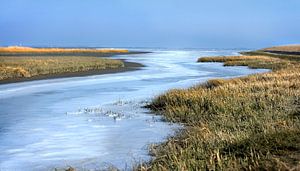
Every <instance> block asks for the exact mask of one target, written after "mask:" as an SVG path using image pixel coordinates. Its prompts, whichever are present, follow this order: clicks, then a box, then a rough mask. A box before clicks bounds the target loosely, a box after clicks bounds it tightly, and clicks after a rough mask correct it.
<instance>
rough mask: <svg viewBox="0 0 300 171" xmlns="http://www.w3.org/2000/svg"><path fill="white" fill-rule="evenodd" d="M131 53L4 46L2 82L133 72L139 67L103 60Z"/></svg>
mask: <svg viewBox="0 0 300 171" xmlns="http://www.w3.org/2000/svg"><path fill="white" fill-rule="evenodd" d="M129 53H130V52H129V51H128V50H125V49H75V48H68V49H66V48H65V49H64V48H30V47H18V46H12V47H1V48H0V83H8V82H15V81H24V80H32V79H45V78H55V77H66V76H80V75H92V74H102V73H111V72H120V71H126V70H131V69H133V68H130V69H129V68H128V66H129V67H130V66H137V65H136V64H133V63H129V62H124V61H121V60H115V59H107V58H103V56H112V55H117V54H129ZM128 64H129V65H128ZM132 64H133V65H132ZM99 71H100V72H99Z"/></svg>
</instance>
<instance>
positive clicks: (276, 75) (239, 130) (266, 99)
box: [139, 47, 300, 170]
mask: <svg viewBox="0 0 300 171" xmlns="http://www.w3.org/2000/svg"><path fill="white" fill-rule="evenodd" d="M293 48H294V47H293ZM280 51H281V53H280V54H277V53H272V55H269V54H270V52H262V51H258V52H257V51H256V52H252V53H251V55H249V53H250V52H248V56H231V57H227V56H226V57H223V56H222V57H202V58H199V60H198V62H224V65H225V66H249V67H251V68H267V69H271V70H272V71H270V72H267V73H262V74H254V75H249V76H246V77H240V78H233V79H213V80H209V81H207V82H206V83H204V84H200V85H198V86H194V87H191V88H189V89H174V90H170V91H169V92H166V93H165V94H162V95H160V96H158V97H156V98H155V99H154V100H153V102H152V103H151V104H150V105H149V106H148V107H149V108H151V109H152V110H154V111H156V112H157V113H159V114H161V115H163V116H164V118H165V119H166V120H167V121H170V122H177V123H182V124H184V125H185V128H184V129H183V130H181V131H180V132H178V133H177V135H176V136H174V137H170V138H169V139H168V140H167V141H166V142H164V143H162V144H158V145H155V146H153V147H152V148H151V150H150V153H151V154H152V155H153V156H154V158H153V160H152V161H151V162H149V163H147V164H144V165H140V166H139V170H293V169H294V170H298V169H300V62H299V60H298V59H300V56H297V55H291V54H290V53H287V54H284V53H282V51H283V50H282V49H281V50H280ZM261 53H264V55H257V54H261Z"/></svg>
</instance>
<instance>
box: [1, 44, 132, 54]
mask: <svg viewBox="0 0 300 171" xmlns="http://www.w3.org/2000/svg"><path fill="white" fill-rule="evenodd" d="M128 52H129V51H128V50H126V49H80V48H31V47H21V46H10V47H0V54H18V53H128Z"/></svg>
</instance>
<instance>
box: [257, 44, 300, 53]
mask: <svg viewBox="0 0 300 171" xmlns="http://www.w3.org/2000/svg"><path fill="white" fill-rule="evenodd" d="M262 50H263V51H281V52H300V45H287V46H276V47H270V48H265V49H262Z"/></svg>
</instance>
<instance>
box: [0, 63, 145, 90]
mask: <svg viewBox="0 0 300 171" xmlns="http://www.w3.org/2000/svg"><path fill="white" fill-rule="evenodd" d="M120 60H122V61H123V63H124V67H120V68H112V69H103V70H89V71H83V72H68V73H58V74H49V75H38V76H34V77H29V78H15V79H6V80H0V85H3V84H10V83H18V82H27V81H35V80H47V79H55V78H70V77H82V76H91V75H104V74H113V73H122V72H128V71H135V70H139V69H141V68H142V67H145V66H144V65H143V64H140V63H136V62H127V61H125V60H123V59H120Z"/></svg>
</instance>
